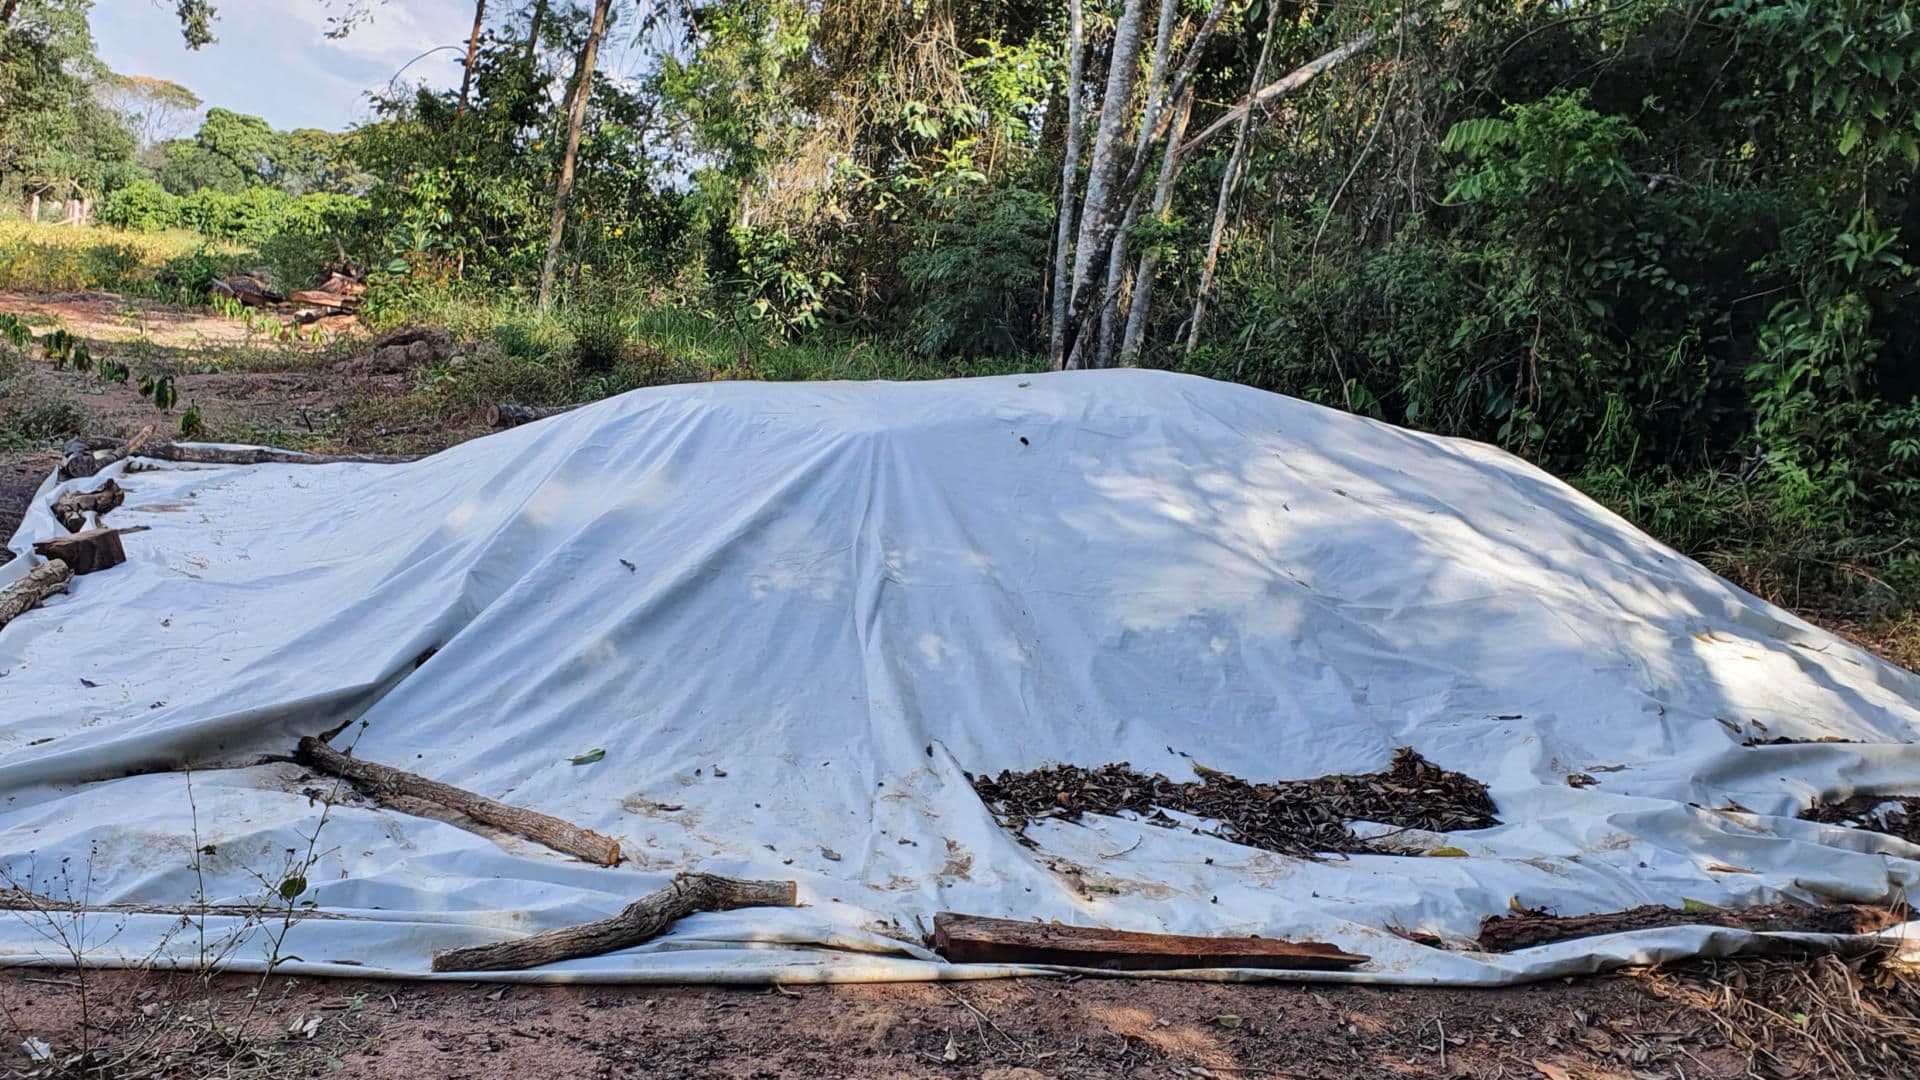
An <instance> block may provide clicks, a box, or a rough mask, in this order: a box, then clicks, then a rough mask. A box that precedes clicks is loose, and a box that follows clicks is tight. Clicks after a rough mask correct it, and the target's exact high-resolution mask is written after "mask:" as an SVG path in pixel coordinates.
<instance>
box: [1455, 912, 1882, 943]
mask: <svg viewBox="0 0 1920 1080" xmlns="http://www.w3.org/2000/svg"><path fill="white" fill-rule="evenodd" d="M1666 926H1723V927H1728V928H1730V929H1735V930H1750V931H1753V932H1755V933H1767V932H1782V931H1793V932H1796V933H1803V934H1857V933H1866V932H1868V931H1870V930H1874V929H1879V927H1878V926H1876V925H1874V920H1873V918H1872V916H1871V913H1870V912H1863V911H1861V910H1860V909H1858V908H1852V907H1845V906H1841V907H1814V906H1812V905H1810V904H1794V903H1781V904H1762V905H1760V906H1758V907H1750V908H1707V907H1701V908H1697V909H1696V910H1693V911H1687V910H1685V909H1682V908H1672V907H1662V906H1660V905H1658V904H1647V905H1645V906H1642V907H1637V908H1629V909H1627V910H1626V911H1606V912H1601V913H1599V914H1596V915H1565V916H1561V915H1550V914H1548V913H1546V912H1544V911H1522V912H1518V913H1515V914H1512V915H1489V916H1487V918H1486V919H1485V920H1483V921H1482V922H1481V923H1480V948H1481V949H1483V950H1485V951H1487V952H1511V951H1513V950H1514V949H1530V948H1532V947H1534V946H1535V945H1547V944H1551V943H1553V942H1556V941H1568V940H1571V939H1573V938H1583V937H1594V936H1597V935H1600V934H1618V933H1622V932H1624V931H1628V930H1650V929H1656V928H1659V927H1666Z"/></svg>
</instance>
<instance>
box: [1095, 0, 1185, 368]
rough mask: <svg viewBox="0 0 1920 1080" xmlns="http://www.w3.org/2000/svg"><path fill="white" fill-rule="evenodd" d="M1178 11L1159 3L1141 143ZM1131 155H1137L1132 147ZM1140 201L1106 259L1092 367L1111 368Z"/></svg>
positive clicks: (1173, 3)
mask: <svg viewBox="0 0 1920 1080" xmlns="http://www.w3.org/2000/svg"><path fill="white" fill-rule="evenodd" d="M1179 11H1180V3H1179V0H1161V4H1160V25H1159V26H1158V27H1157V28H1156V29H1155V31H1154V35H1153V59H1152V60H1151V61H1150V62H1149V63H1148V65H1147V111H1146V112H1145V113H1144V114H1143V115H1142V116H1141V118H1140V132H1139V139H1140V140H1145V139H1146V138H1147V137H1148V135H1149V134H1150V133H1151V132H1152V131H1153V130H1154V128H1155V127H1156V126H1157V125H1158V124H1159V122H1160V109H1161V107H1162V106H1163V105H1164V103H1165V100H1166V93H1167V59H1168V53H1169V52H1170V51H1171V50H1172V48H1173V27H1174V23H1175V22H1176V21H1177V19H1176V16H1177V15H1178V14H1179ZM1135 151H1136V152H1138V145H1137V143H1136V146H1135ZM1139 210H1140V200H1138V199H1128V200H1127V213H1126V216H1125V217H1124V218H1122V219H1121V222H1120V231H1119V233H1118V234H1116V235H1115V236H1114V238H1113V253H1112V254H1111V255H1109V256H1108V257H1107V291H1106V300H1105V301H1104V302H1103V303H1102V304H1101V305H1100V340H1099V345H1098V347H1097V348H1096V349H1095V350H1094V356H1093V363H1092V364H1091V365H1090V366H1092V367H1111V366H1112V364H1113V359H1114V357H1113V338H1114V335H1115V334H1116V333H1117V332H1118V331H1119V327H1120V318H1121V315H1120V296H1121V293H1122V292H1123V291H1125V288H1126V279H1127V272H1128V270H1130V269H1131V267H1129V266H1128V265H1127V260H1128V257H1129V256H1128V251H1127V247H1128V241H1127V236H1128V234H1129V233H1130V232H1132V230H1133V226H1134V222H1135V220H1136V218H1137V217H1138V216H1139Z"/></svg>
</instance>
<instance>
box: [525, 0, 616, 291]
mask: <svg viewBox="0 0 1920 1080" xmlns="http://www.w3.org/2000/svg"><path fill="white" fill-rule="evenodd" d="M612 6H613V0H594V5H593V22H592V23H591V24H590V25H589V26H588V27H587V40H586V43H585V44H583V45H582V46H581V47H580V60H579V62H578V63H577V64H575V65H574V69H573V88H572V95H571V100H569V102H568V103H567V147H566V150H565V152H564V153H563V154H562V156H561V158H560V175H559V176H558V177H556V178H555V179H554V183H553V225H552V227H551V228H550V229H549V230H548V231H547V257H546V259H545V261H543V262H542V263H541V264H540V309H541V310H542V311H545V310H546V309H547V307H548V306H549V305H550V304H552V302H553V279H554V273H555V271H556V270H558V269H559V266H560V241H561V240H562V239H564V238H565V236H566V231H567V203H568V202H569V201H570V200H571V199H572V198H573V172H574V165H575V161H576V159H577V158H578V157H579V155H580V130H581V128H583V127H584V126H586V122H587V99H588V98H589V97H591V96H592V93H593V68H594V65H595V64H597V63H598V62H599V60H600V39H601V38H602V37H603V36H605V34H606V32H607V10H608V9H609V8H611V7H612Z"/></svg>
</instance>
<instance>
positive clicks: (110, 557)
mask: <svg viewBox="0 0 1920 1080" xmlns="http://www.w3.org/2000/svg"><path fill="white" fill-rule="evenodd" d="M123 531H125V530H121V529H88V530H87V531H86V532H77V533H74V534H73V535H72V536H57V537H54V538H53V539H52V540H42V541H40V542H39V543H37V544H35V545H33V550H34V552H35V554H38V555H40V556H42V557H44V558H47V559H54V560H58V561H60V562H63V563H65V564H66V565H67V566H68V567H69V568H70V569H71V570H72V571H73V572H74V573H75V574H94V573H98V572H100V571H102V570H110V569H112V568H113V567H116V566H119V565H120V564H121V563H123V562H126V561H127V549H126V547H125V546H124V545H122V544H121V543H120V534H121V533H122V532H123Z"/></svg>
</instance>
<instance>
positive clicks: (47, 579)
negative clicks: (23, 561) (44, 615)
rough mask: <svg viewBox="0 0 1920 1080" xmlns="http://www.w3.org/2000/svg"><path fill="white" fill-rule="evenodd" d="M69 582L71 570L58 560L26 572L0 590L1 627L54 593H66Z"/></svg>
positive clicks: (71, 575)
mask: <svg viewBox="0 0 1920 1080" xmlns="http://www.w3.org/2000/svg"><path fill="white" fill-rule="evenodd" d="M72 580H73V570H72V569H71V568H70V567H68V566H67V564H66V563H63V562H60V561H59V560H57V559H56V560H54V561H52V562H45V563H41V564H40V565H39V566H36V567H34V568H33V569H31V570H29V571H27V576H26V577H23V578H21V579H20V580H18V581H16V582H14V583H13V584H11V585H9V586H7V587H6V588H5V589H0V627H5V626H6V625H7V624H8V623H10V622H12V621H13V620H15V619H17V618H19V617H20V616H22V615H25V614H26V613H27V612H29V611H32V610H33V609H34V608H37V607H39V606H40V603H41V601H43V600H45V599H46V598H47V597H49V596H52V595H53V594H54V593H63V592H66V591H67V584H68V582H71V581H72Z"/></svg>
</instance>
